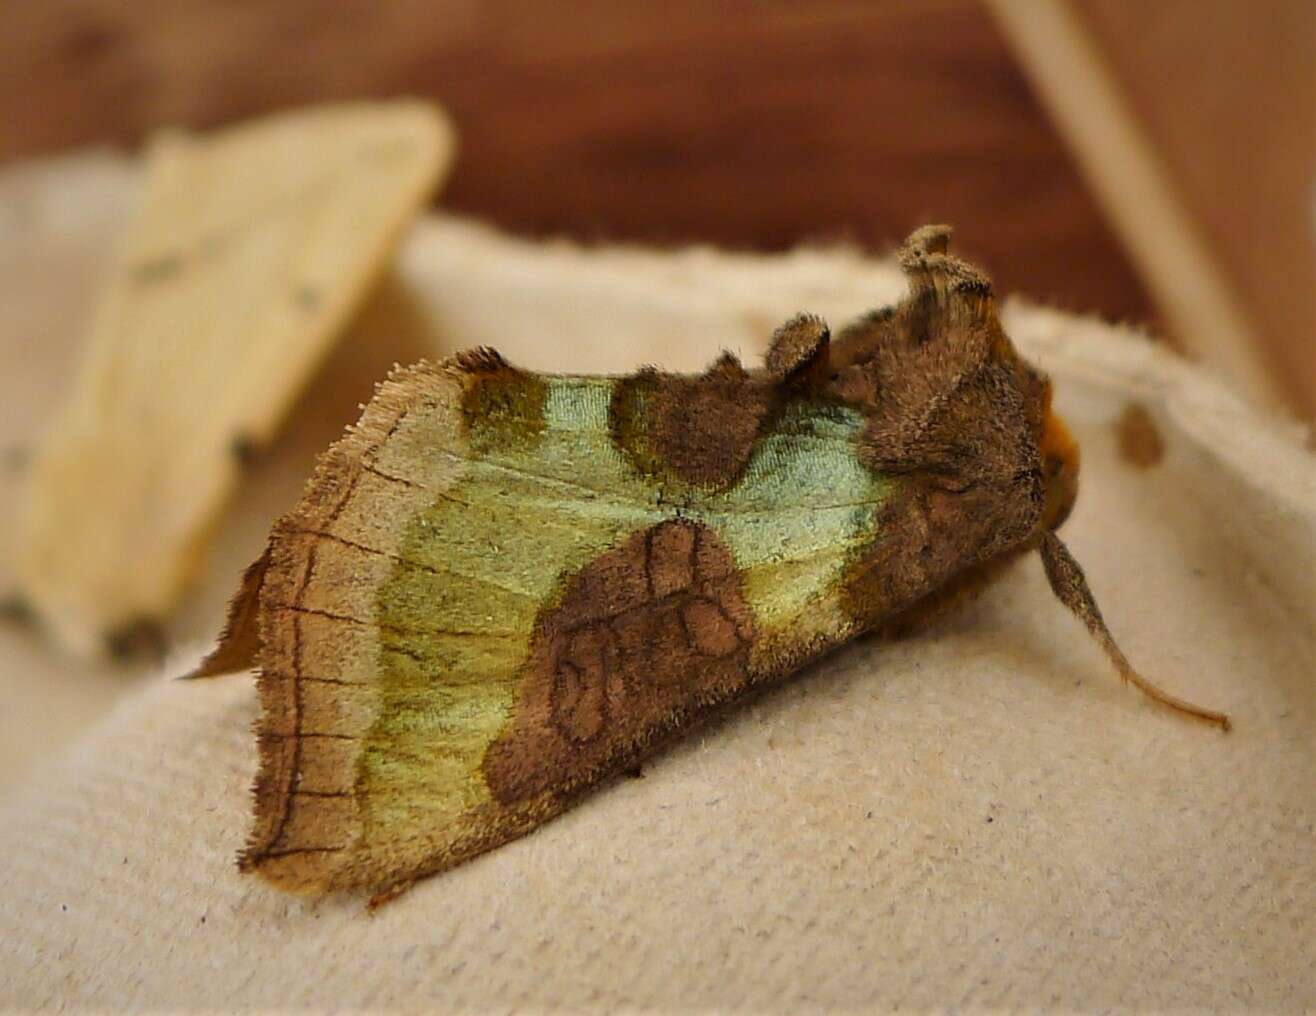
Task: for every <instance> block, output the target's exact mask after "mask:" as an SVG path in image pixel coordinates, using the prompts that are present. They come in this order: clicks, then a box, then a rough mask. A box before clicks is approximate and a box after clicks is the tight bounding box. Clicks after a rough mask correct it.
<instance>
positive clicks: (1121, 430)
mask: <svg viewBox="0 0 1316 1016" xmlns="http://www.w3.org/2000/svg"><path fill="white" fill-rule="evenodd" d="M1115 433H1116V435H1117V437H1118V438H1119V449H1120V458H1121V459H1123V460H1124V461H1125V462H1127V463H1128V464H1129V465H1131V466H1134V467H1135V468H1137V469H1150V468H1151V467H1152V466H1155V465H1158V464H1159V463H1160V461H1161V459H1163V458H1165V441H1164V439H1163V438H1162V437H1161V431H1160V428H1158V427H1157V426H1156V421H1155V420H1154V419H1152V415H1151V413H1149V412H1147V407H1146V406H1144V405H1143V404H1142V403H1141V402H1130V403H1128V404H1127V405H1126V406H1125V407H1124V412H1122V413H1121V414H1120V418H1119V421H1118V422H1117V423H1116V424H1115Z"/></svg>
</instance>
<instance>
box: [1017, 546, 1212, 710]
mask: <svg viewBox="0 0 1316 1016" xmlns="http://www.w3.org/2000/svg"><path fill="white" fill-rule="evenodd" d="M1040 550H1041V553H1042V565H1043V567H1044V568H1045V569H1046V577H1047V581H1048V582H1050V583H1051V591H1052V592H1053V593H1055V594H1056V598H1057V599H1058V600H1059V601H1060V602H1061V603H1063V604H1064V605H1065V606H1066V607H1068V608H1069V609H1070V610H1071V611H1073V612H1074V614H1075V615H1076V616H1077V617H1078V619H1079V620H1080V621H1082V622H1083V623H1084V624H1085V625H1087V629H1088V631H1090V632H1091V633H1092V637H1093V638H1095V639H1096V640H1097V643H1098V644H1099V645H1100V646H1101V648H1102V649H1104V650H1105V651H1106V656H1107V657H1109V659H1110V662H1111V663H1113V664H1114V665H1115V669H1116V670H1117V671H1119V675H1120V677H1122V678H1123V679H1124V680H1125V681H1128V682H1130V683H1132V684H1135V685H1137V686H1138V688H1139V689H1141V690H1142V692H1143V694H1144V695H1146V696H1147V697H1148V698H1150V699H1152V700H1153V701H1154V702H1159V703H1160V704H1161V705H1163V706H1167V707H1169V708H1170V709H1173V710H1175V711H1176V712H1180V713H1184V714H1185V715H1188V716H1192V717H1194V718H1195V719H1199V720H1202V721H1203V722H1204V723H1214V724H1215V725H1216V726H1218V727H1219V728H1220V729H1221V730H1228V729H1229V717H1228V716H1226V715H1225V714H1224V713H1218V712H1215V711H1214V710H1212V709H1204V708H1202V707H1201V706H1196V705H1193V704H1192V703H1191V702H1186V701H1185V700H1183V699H1181V698H1176V697H1175V696H1174V695H1171V694H1170V693H1169V692H1167V691H1163V690H1161V689H1160V688H1158V687H1157V686H1156V685H1154V684H1152V683H1151V682H1150V681H1148V680H1147V679H1146V678H1145V677H1143V676H1142V675H1141V674H1139V673H1138V672H1137V671H1136V670H1134V669H1133V665H1132V664H1130V663H1129V661H1128V659H1127V658H1126V657H1125V655H1124V653H1123V652H1121V650H1120V647H1119V646H1118V645H1116V644H1115V639H1114V638H1113V637H1112V636H1111V634H1110V631H1109V629H1107V627H1106V622H1105V620H1104V619H1103V618H1102V616H1101V610H1100V608H1099V607H1098V606H1097V601H1096V600H1094V599H1093V598H1092V591H1091V590H1090V589H1089V588H1088V583H1087V579H1086V578H1085V577H1084V575H1083V569H1082V568H1080V567H1079V565H1078V562H1077V561H1075V560H1074V558H1073V555H1071V554H1070V553H1069V548H1067V547H1066V546H1065V545H1064V544H1063V543H1061V542H1060V538H1059V537H1058V536H1056V534H1055V533H1053V532H1049V531H1048V532H1047V534H1046V535H1045V536H1044V537H1043V538H1042V546H1041V548H1040Z"/></svg>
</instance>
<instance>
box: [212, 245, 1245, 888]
mask: <svg viewBox="0 0 1316 1016" xmlns="http://www.w3.org/2000/svg"><path fill="white" fill-rule="evenodd" d="M949 235H950V231H949V229H948V228H946V227H943V226H929V227H924V228H922V229H920V230H918V231H916V232H915V233H913V234H912V235H911V236H910V237H909V238H908V240H907V241H906V242H905V244H904V246H903V247H902V248H901V249H900V251H899V254H898V257H899V262H900V265H901V266H902V268H903V270H904V272H905V273H906V275H907V277H908V282H909V293H908V296H907V297H906V298H905V300H904V301H903V302H901V303H900V304H899V305H897V306H895V307H890V308H886V309H883V310H879V311H876V312H874V313H871V314H869V315H867V316H865V317H863V318H861V319H859V320H858V321H856V322H854V323H853V324H851V325H849V326H848V327H846V328H845V329H844V330H843V331H842V332H840V333H839V334H838V335H837V336H836V337H835V339H833V338H832V337H831V336H830V334H829V331H828V328H827V326H826V324H824V322H823V321H822V320H821V319H820V318H817V317H814V316H809V315H800V316H798V317H795V318H793V319H792V320H790V321H788V322H786V323H785V324H784V325H782V326H781V327H780V328H778V329H777V331H776V332H775V333H774V335H773V338H772V343H771V347H770V349H769V350H768V352H767V354H766V357H765V362H764V364H763V366H762V367H761V368H758V369H754V370H747V369H745V368H744V367H743V366H742V365H741V364H740V363H739V362H738V361H737V359H736V358H735V357H734V356H732V355H731V354H729V353H728V354H724V355H723V356H722V357H721V358H720V359H718V360H717V361H716V362H715V363H714V364H713V365H712V366H711V367H709V368H708V369H707V371H705V372H704V373H702V374H699V375H673V374H667V373H663V372H660V371H658V370H655V369H652V368H645V369H643V370H640V371H638V372H637V373H634V374H631V375H628V376H624V377H590V376H571V375H543V374H536V373H530V372H527V371H523V370H519V369H517V368H516V367H514V366H512V365H511V364H509V363H507V362H505V361H504V360H503V359H502V358H501V357H500V356H499V355H498V354H497V353H496V352H494V351H493V350H490V349H478V350H475V351H473V352H467V353H463V354H461V355H458V356H457V357H455V358H454V359H451V360H448V361H445V362H443V363H439V364H427V363H421V364H419V365H417V366H414V367H411V368H408V369H405V370H400V371H396V372H395V373H394V374H393V375H392V376H391V377H390V378H389V379H388V380H387V381H386V382H385V383H383V384H382V385H381V386H380V387H379V389H378V391H377V394H376V395H375V397H374V399H373V400H372V401H371V402H370V404H369V405H368V406H367V407H366V408H365V411H364V413H363V415H362V417H361V419H360V421H359V422H358V423H357V424H356V425H355V426H354V427H352V428H350V429H349V431H348V433H347V435H346V436H345V437H344V438H343V439H342V440H340V441H339V442H338V443H336V444H335V445H333V446H332V447H331V448H330V449H329V450H328V451H327V452H326V453H325V454H324V456H323V457H322V458H321V460H320V462H319V465H318V467H317V469H316V471H315V474H314V477H313V478H312V480H311V482H310V484H309V485H308V487H307V489H306V491H305V493H304V495H303V497H302V499H301V501H300V502H299V503H298V504H297V506H296V507H295V508H294V509H293V510H292V511H291V512H290V513H289V514H288V515H286V516H285V517H284V518H282V519H281V520H280V521H279V522H278V523H277V524H276V525H275V527H274V530H273V533H272V535H271V538H270V542H269V547H268V549H267V550H266V551H265V553H264V554H263V555H262V556H261V558H260V559H259V560H258V561H256V562H255V563H254V564H253V565H252V566H251V567H250V568H249V569H248V571H247V573H246V575H245V577H244V579H243V582H242V587H241V589H240V591H239V592H238V594H237V596H236V597H235V598H234V600H233V603H232V606H231V608H230V617H229V621H228V625H227V628H226V630H225V632H224V634H223V636H222V638H221V641H220V643H219V645H218V647H217V648H216V649H215V651H214V652H213V653H212V654H211V655H210V656H209V657H208V658H207V659H206V660H205V661H203V663H202V664H201V666H200V668H199V669H198V671H197V673H196V676H203V675H209V674H217V673H222V672H226V671H231V670H235V669H241V668H246V667H249V666H255V667H257V668H258V669H259V678H258V685H259V691H260V699H261V709H262V711H261V716H260V719H259V721H258V728H257V733H258V740H259V754H260V765H259V772H258V775H257V777H256V782H255V821H254V825H253V828H252V830H251V834H250V839H249V841H248V843H247V846H246V849H245V850H244V851H243V853H242V855H241V858H240V867H241V868H243V869H244V870H248V871H255V872H258V873H259V874H261V875H263V876H264V877H265V878H266V879H268V880H269V881H270V882H272V883H274V884H275V885H276V886H278V887H280V888H282V889H286V890H290V891H293V892H298V893H319V892H326V891H330V890H338V889H355V888H364V889H370V890H374V891H375V892H376V893H377V894H379V895H378V896H377V897H376V899H377V900H378V899H384V898H387V897H388V896H389V895H391V894H393V893H396V892H398V891H401V890H402V889H404V888H405V887H406V886H408V885H410V884H411V883H412V882H413V881H415V880H416V879H418V878H420V877H422V876H425V875H429V874H433V873H435V872H438V871H442V870H444V869H446V868H450V867H452V866H453V865H455V864H458V863H460V862H461V861H463V860H466V859H467V858H470V857H472V856H473V855H476V854H479V853H481V852H482V851H486V850H489V849H490V848H492V847H496V846H498V845H499V844H502V843H505V842H506V841H508V840H511V839H513V838H515V837H518V836H521V835H523V834H524V833H526V832H529V831H530V830H531V829H534V828H535V827H536V826H538V825H540V824H541V823H543V822H544V821H546V820H547V819H549V818H551V817H553V816H555V815H557V814H559V813H560V812H562V811H563V810H564V809H566V808H567V807H569V806H570V805H571V804H572V803H573V802H575V801H576V800H577V799H578V798H579V797H580V796H581V795H582V794H583V793H584V792H586V791H588V790H589V789H590V788H593V787H595V786H596V785H598V784H599V783H600V782H601V781H603V780H605V779H607V778H608V777H610V776H613V775H616V774H618V773H620V772H623V771H625V770H627V769H628V768H631V767H633V766H634V765H635V764H636V763H637V762H638V761H639V760H640V759H642V758H643V757H644V756H645V755H646V754H647V753H649V752H650V751H651V750H652V749H653V748H654V747H655V746H656V745H658V744H659V743H660V742H662V741H664V740H665V739H667V738H669V737H671V736H672V735H675V734H677V733H678V732H680V731H682V730H683V729H685V728H687V727H688V726H689V725H690V724H691V723H693V722H694V721H696V720H698V719H699V718H700V717H702V716H705V715H706V714H708V713H710V712H711V711H713V710H715V709H718V708H719V707H722V706H724V705H726V704H727V703H730V702H732V701H734V700H735V699H737V698H739V697H741V696H743V695H745V694H746V693H747V692H749V691H751V690H752V689H755V688H757V687H759V686H762V685H764V684H766V683H768V682H772V681H774V680H777V679H780V678H782V677H784V676H786V675H789V674H791V673H792V672H794V671H797V670H799V669H800V668H801V667H803V666H804V665H805V664H807V663H809V662H810V661H812V660H815V659H817V658H818V657H819V656H821V655H823V654H824V653H826V652H828V651H829V650H832V649H834V648H836V647H837V646H840V645H842V644H843V643H845V642H847V641H848V640H850V639H853V638H854V637H856V636H857V635H860V634H861V633H865V632H874V631H876V632H879V633H895V632H899V631H902V630H907V629H909V628H912V627H916V626H918V625H920V624H924V623H926V622H927V620H928V619H929V618H931V617H933V616H936V615H937V614H938V613H940V612H941V611H943V610H945V609H947V608H948V607H950V606H952V605H953V604H955V603H956V602H958V601H959V600H961V599H963V598H964V597H966V596H968V595H971V594H972V593H973V592H975V591H976V590H978V589H980V588H982V587H983V586H984V585H985V584H986V583H988V582H989V581H990V580H991V579H992V578H993V577H994V576H996V575H998V574H1000V572H1001V571H1002V570H1003V568H1005V567H1006V566H1007V565H1008V564H1010V563H1011V562H1012V561H1015V560H1016V559H1018V558H1020V557H1021V556H1022V555H1024V554H1027V553H1030V552H1032V551H1037V552H1039V553H1040V554H1041V557H1042V560H1043V562H1044V565H1045V570H1046V574H1047V577H1048V579H1049V580H1050V584H1051V588H1052V589H1053V590H1054V592H1055V594H1056V596H1057V597H1058V598H1059V599H1060V601H1061V602H1062V603H1063V604H1064V605H1065V606H1066V607H1068V608H1069V609H1070V610H1072V611H1073V612H1074V613H1075V614H1077V615H1078V617H1079V618H1081V619H1082V620H1083V622H1084V623H1085V624H1086V625H1087V627H1088V628H1089V630H1090V631H1091V632H1092V634H1093V635H1094V636H1095V638H1096V639H1097V641H1098V642H1099V643H1100V644H1101V646H1102V647H1103V648H1104V650H1105V652H1106V654H1107V655H1108V656H1109V657H1110V659H1111V661H1112V662H1113V664H1114V666H1115V668H1116V669H1117V670H1118V672H1119V674H1120V675H1121V676H1122V677H1123V678H1124V679H1125V680H1127V681H1130V682H1132V683H1134V684H1135V685H1137V686H1138V687H1139V688H1141V689H1142V690H1143V691H1144V692H1146V693H1147V694H1148V695H1149V696H1151V698H1153V699H1155V700H1156V701H1158V702H1160V703H1162V704H1164V705H1166V706H1169V707H1171V708H1173V709H1175V710H1178V711H1179V712H1181V713H1184V714H1187V715H1189V716H1193V717H1196V718H1199V719H1201V720H1205V721H1208V722H1211V723H1214V724H1217V725H1219V726H1220V727H1222V728H1225V729H1227V728H1228V725H1229V721H1228V719H1227V718H1226V717H1225V716H1224V715H1223V714H1220V713H1216V712H1212V711H1210V710H1207V709H1202V708H1199V707H1197V706H1194V705H1191V704H1189V703H1187V702H1184V701H1182V700H1180V699H1177V698H1174V697H1173V696H1171V695H1169V694H1167V693H1165V692H1163V691H1161V690H1160V689H1159V688H1157V687H1156V686H1155V685H1153V684H1151V683H1150V682H1148V681H1147V680H1145V679H1144V678H1143V677H1141V676H1140V675H1139V674H1138V673H1137V672H1136V671H1135V670H1134V669H1133V668H1132V667H1131V666H1130V665H1129V663H1128V661H1127V660H1126V659H1125V657H1124V655H1123V654H1122V653H1121V652H1120V650H1119V648H1118V647H1117V646H1116V644H1115V641H1114V640H1113V638H1112V637H1111V635H1110V633H1109V632H1108V630H1107V628H1106V625H1105V623H1104V622H1103V620H1102V617H1101V613H1100V611H1099V610H1098V608H1097V605H1096V603H1095V601H1094V600H1093V598H1092V594H1091V593H1090V592H1089V590H1088V586H1087V583H1086V581H1085V579H1084V577H1083V572H1082V570H1081V569H1080V568H1079V566H1078V564H1077V563H1076V562H1075V561H1074V559H1073V558H1072V557H1071V556H1070V554H1069V552H1068V551H1067V550H1066V548H1065V546H1064V544H1063V543H1061V541H1060V539H1059V537H1057V536H1056V533H1055V531H1056V529H1057V528H1058V527H1059V526H1060V525H1061V523H1063V522H1064V521H1065V518H1066V516H1068V514H1069V512H1070V509H1071V508H1072V507H1073V504H1074V500H1075V496H1076V494H1077V479H1078V463H1079V459H1078V450H1077V448H1076V446H1075V444H1074V441H1073V440H1072V438H1071V437H1070V435H1069V433H1068V431H1067V430H1066V427H1065V424H1064V423H1063V422H1062V421H1061V420H1060V418H1059V417H1058V416H1056V414H1055V413H1053V412H1052V410H1051V386H1050V383H1049V381H1048V380H1047V378H1046V377H1044V376H1043V375H1042V374H1041V373H1040V372H1039V371H1037V370H1036V369H1035V368H1033V367H1032V366H1030V365H1029V364H1028V363H1026V362H1024V361H1023V360H1022V359H1021V358H1020V357H1019V356H1018V354H1017V353H1016V351H1015V349H1014V347H1013V346H1012V344H1011V343H1010V340H1009V339H1008V338H1007V336H1006V335H1005V333H1004V331H1003V330H1002V328H1001V325H1000V323H999V321H998V318H997V315H996V311H995V306H994V300H993V296H992V290H991V286H990V284H989V282H988V281H987V279H986V277H985V276H984V275H983V274H982V273H981V272H979V271H978V270H976V269H975V268H973V267H971V266H970V265H968V264H966V263H965V262H963V261H961V260H959V259H957V258H955V257H953V256H951V255H950V254H948V253H947V246H948V240H949Z"/></svg>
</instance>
